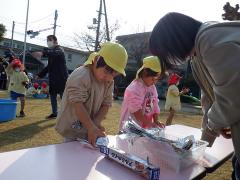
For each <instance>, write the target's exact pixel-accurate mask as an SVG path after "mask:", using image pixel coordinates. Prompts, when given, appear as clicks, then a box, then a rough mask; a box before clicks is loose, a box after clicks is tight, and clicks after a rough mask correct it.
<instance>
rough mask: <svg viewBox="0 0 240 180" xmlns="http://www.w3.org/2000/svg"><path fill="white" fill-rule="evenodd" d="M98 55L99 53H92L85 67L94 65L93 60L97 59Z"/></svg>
mask: <svg viewBox="0 0 240 180" xmlns="http://www.w3.org/2000/svg"><path fill="white" fill-rule="evenodd" d="M97 55H98V53H96V52H92V53H91V54H90V55H89V57H88V59H87V61H86V62H85V63H84V65H87V64H92V62H93V60H94V59H95V57H96V56H97Z"/></svg>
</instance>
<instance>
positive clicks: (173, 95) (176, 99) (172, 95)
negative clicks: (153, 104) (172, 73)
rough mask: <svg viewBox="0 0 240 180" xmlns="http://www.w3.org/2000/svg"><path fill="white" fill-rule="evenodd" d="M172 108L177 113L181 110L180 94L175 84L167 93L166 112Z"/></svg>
mask: <svg viewBox="0 0 240 180" xmlns="http://www.w3.org/2000/svg"><path fill="white" fill-rule="evenodd" d="M170 108H172V109H173V110H175V111H179V110H180V109H181V102H180V92H179V89H178V87H177V86H176V85H175V84H173V85H170V86H169V88H168V91H167V97H166V103H165V110H168V111H169V110H170Z"/></svg>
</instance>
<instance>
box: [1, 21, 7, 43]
mask: <svg viewBox="0 0 240 180" xmlns="http://www.w3.org/2000/svg"><path fill="white" fill-rule="evenodd" d="M5 32H6V27H5V26H4V25H3V24H0V41H2V40H3V37H4V35H5Z"/></svg>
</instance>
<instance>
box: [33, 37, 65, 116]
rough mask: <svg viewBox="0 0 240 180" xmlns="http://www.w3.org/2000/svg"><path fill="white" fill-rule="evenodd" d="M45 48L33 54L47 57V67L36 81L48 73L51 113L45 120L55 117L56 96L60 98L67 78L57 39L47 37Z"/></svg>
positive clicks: (62, 52)
mask: <svg viewBox="0 0 240 180" xmlns="http://www.w3.org/2000/svg"><path fill="white" fill-rule="evenodd" d="M47 46H48V48H44V49H43V51H42V52H33V53H32V55H33V56H34V57H36V58H39V57H42V56H43V57H48V65H47V66H46V67H45V68H44V69H43V70H42V71H41V72H40V73H38V75H37V77H36V78H37V79H39V78H43V77H44V76H46V74H47V73H48V77H49V94H50V99H51V106H52V113H51V114H50V115H49V116H47V117H46V118H47V119H53V118H56V117H57V113H58V109H57V95H58V94H59V95H60V98H62V95H63V91H64V88H65V83H66V81H67V78H68V71H67V66H66V60H65V55H64V51H63V49H62V48H61V47H60V46H59V45H58V42H57V37H56V36H54V35H49V36H47Z"/></svg>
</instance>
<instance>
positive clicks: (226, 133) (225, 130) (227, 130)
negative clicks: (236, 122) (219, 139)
mask: <svg viewBox="0 0 240 180" xmlns="http://www.w3.org/2000/svg"><path fill="white" fill-rule="evenodd" d="M220 133H221V135H222V136H223V137H224V138H226V139H230V138H232V135H231V129H230V128H223V129H222V130H221V131H220Z"/></svg>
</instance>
